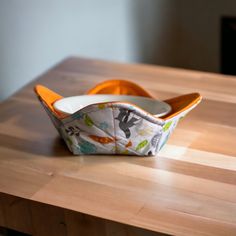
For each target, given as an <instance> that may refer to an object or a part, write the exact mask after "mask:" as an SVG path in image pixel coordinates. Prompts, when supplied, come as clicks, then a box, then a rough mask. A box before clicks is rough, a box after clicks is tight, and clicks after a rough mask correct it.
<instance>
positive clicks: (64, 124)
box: [35, 81, 201, 156]
mask: <svg viewBox="0 0 236 236" xmlns="http://www.w3.org/2000/svg"><path fill="white" fill-rule="evenodd" d="M126 82H127V81H126ZM109 83H110V81H109ZM103 84H104V83H103ZM45 89H46V90H47V92H49V93H50V90H48V89H47V88H45V87H42V86H40V87H36V89H35V91H36V93H37V95H38V97H39V100H40V102H41V103H42V105H43V106H44V108H45V109H46V111H47V113H48V115H49V117H50V118H51V120H52V122H53V124H54V126H55V127H56V129H57V130H58V132H59V134H60V135H61V136H62V138H63V139H64V141H65V142H66V144H67V146H68V148H69V150H70V151H71V152H73V154H75V155H84V154H92V155H94V154H120V155H139V156H153V155H156V154H157V153H158V151H159V150H161V148H162V147H163V146H164V145H165V143H166V142H167V140H168V138H169V137H170V135H171V133H172V132H173V130H174V129H175V128H176V126H177V124H178V122H179V121H180V120H181V119H182V118H183V117H184V116H185V115H186V114H187V113H188V112H189V111H191V110H192V109H193V108H194V107H195V106H196V105H197V104H198V103H199V102H200V101H201V97H200V95H199V94H196V93H195V94H190V95H184V96H180V97H177V98H174V99H170V100H169V104H170V105H171V106H172V110H173V112H172V113H171V114H169V115H167V116H166V117H164V118H157V117H155V116H153V115H151V114H150V113H148V112H146V111H144V110H142V109H141V108H139V107H137V106H133V105H132V104H128V103H121V102H110V103H99V104H92V105H89V106H86V107H84V108H82V109H81V110H79V111H77V112H75V113H74V114H72V115H69V116H67V117H60V115H58V114H57V113H56V112H55V111H53V109H52V106H50V104H51V102H52V101H53V99H50V104H49V103H48V101H47V96H46V98H45V96H44V94H45V91H44V90H45ZM43 93H44V94H43ZM52 93H54V92H52ZM191 95H192V96H191ZM58 96H59V95H58ZM51 98H53V96H52V97H51ZM56 99H58V97H56ZM56 99H55V100H56ZM184 99H185V100H184ZM186 100H187V102H186ZM166 102H167V103H168V100H167V101H166Z"/></svg>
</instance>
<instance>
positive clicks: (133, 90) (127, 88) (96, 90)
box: [86, 79, 153, 98]
mask: <svg viewBox="0 0 236 236" xmlns="http://www.w3.org/2000/svg"><path fill="white" fill-rule="evenodd" d="M86 94H88V95H91V94H117V95H133V96H142V97H149V98H153V96H152V95H151V94H149V93H148V92H147V91H146V90H144V89H143V88H142V87H140V86H139V85H137V84H135V83H133V82H131V81H128V80H119V79H114V80H106V81H103V82H101V83H99V84H97V85H96V86H95V87H93V88H92V89H90V90H89V91H87V93H86Z"/></svg>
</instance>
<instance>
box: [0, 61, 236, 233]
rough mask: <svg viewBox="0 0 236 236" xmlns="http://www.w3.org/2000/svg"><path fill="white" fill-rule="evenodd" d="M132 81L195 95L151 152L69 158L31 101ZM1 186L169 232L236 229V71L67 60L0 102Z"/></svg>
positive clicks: (167, 94) (162, 95)
mask: <svg viewBox="0 0 236 236" xmlns="http://www.w3.org/2000/svg"><path fill="white" fill-rule="evenodd" d="M111 78H119V79H128V80H131V81H134V82H136V83H138V84H140V85H141V86H143V88H145V89H146V90H148V91H149V92H150V93H151V94H152V95H154V96H155V97H157V98H159V99H167V98H171V97H174V96H178V95H181V94H185V93H191V92H199V93H201V95H202V96H203V101H202V103H201V104H200V105H199V106H198V107H197V108H196V109H194V110H193V111H192V112H191V113H190V114H189V115H187V117H186V118H185V119H183V121H181V122H180V124H179V125H178V127H177V128H176V130H175V131H174V133H173V135H172V136H171V138H170V139H169V141H168V143H167V144H166V145H165V147H164V148H163V149H162V150H161V152H160V153H159V154H158V155H157V156H156V157H128V156H105V155H104V156H103V155H99V156H73V155H72V154H71V153H70V152H69V151H68V150H67V147H66V146H65V144H64V143H63V141H62V140H61V139H60V138H59V135H58V133H57V132H56V130H55V128H54V127H53V125H52V123H51V122H50V120H49V118H48V116H47V114H46V113H45V111H44V110H43V108H42V107H41V105H40V103H39V101H38V100H37V98H36V96H35V94H34V92H33V87H34V85H35V84H38V83H39V84H42V85H45V86H47V87H49V88H51V89H53V90H54V91H56V92H58V93H59V94H61V95H63V96H72V95H79V94H83V93H84V92H86V91H87V90H88V89H89V88H91V87H93V86H94V85H95V84H96V83H98V82H101V81H103V80H106V79H111ZM0 114H1V116H0V192H1V193H4V194H10V195H13V196H17V197H21V198H24V199H28V200H32V201H37V202H40V203H46V204H49V205H53V206H57V207H62V208H65V209H70V210H73V211H75V212H81V213H85V214H88V215H92V216H96V217H99V218H103V219H107V220H112V221H115V222H120V223H122V224H127V225H132V226H135V227H139V228H144V229H148V230H152V231H155V232H161V233H166V234H174V235H236V77H233V76H223V75H218V74H211V73H203V72H195V71H188V70H180V69H173V68H167V67H160V66H149V65H127V64H118V63H113V62H105V61H100V60H91V59H83V58H68V59H66V60H64V61H63V62H61V63H60V64H58V65H57V66H55V67H54V68H52V69H51V70H49V71H47V72H46V73H45V74H43V75H42V76H40V77H39V78H38V79H36V80H35V81H33V82H32V83H31V84H29V85H27V86H26V87H24V88H23V89H21V90H20V91H19V92H18V93H16V94H15V95H14V96H12V97H11V98H9V99H7V100H6V101H4V102H3V103H1V104H0Z"/></svg>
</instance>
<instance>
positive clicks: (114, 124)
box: [111, 105, 117, 154]
mask: <svg viewBox="0 0 236 236" xmlns="http://www.w3.org/2000/svg"><path fill="white" fill-rule="evenodd" d="M111 109H112V115H113V126H114V141H115V142H114V143H115V154H117V143H116V126H115V116H114V108H113V105H111Z"/></svg>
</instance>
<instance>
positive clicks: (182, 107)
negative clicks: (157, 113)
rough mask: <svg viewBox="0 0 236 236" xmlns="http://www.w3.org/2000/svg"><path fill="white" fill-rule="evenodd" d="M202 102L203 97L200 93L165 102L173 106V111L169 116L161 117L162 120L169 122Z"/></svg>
mask: <svg viewBox="0 0 236 236" xmlns="http://www.w3.org/2000/svg"><path fill="white" fill-rule="evenodd" d="M201 100H202V96H201V95H200V94H199V93H190V94H185V95H181V96H178V97H174V98H170V99H167V100H165V101H164V102H166V103H168V104H169V105H170V106H171V108H172V111H171V112H170V113H169V114H167V115H165V116H163V117H161V119H163V120H168V119H170V118H172V117H174V116H176V115H178V114H180V113H181V112H183V111H186V110H187V109H189V108H191V107H192V106H194V105H197V104H198V103H200V102H201Z"/></svg>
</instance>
